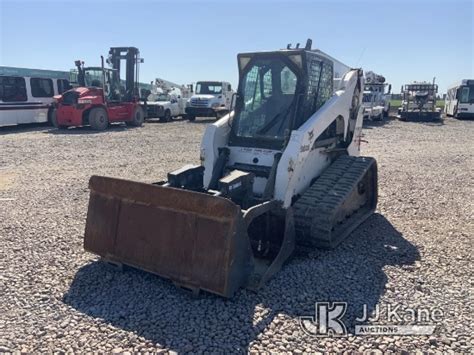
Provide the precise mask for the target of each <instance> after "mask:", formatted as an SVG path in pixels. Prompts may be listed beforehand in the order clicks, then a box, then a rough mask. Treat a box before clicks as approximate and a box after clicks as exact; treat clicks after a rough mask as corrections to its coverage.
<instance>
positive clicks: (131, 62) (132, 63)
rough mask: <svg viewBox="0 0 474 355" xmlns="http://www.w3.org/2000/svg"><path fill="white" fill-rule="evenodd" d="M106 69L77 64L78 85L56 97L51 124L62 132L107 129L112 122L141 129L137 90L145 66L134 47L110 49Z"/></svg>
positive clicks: (102, 59) (142, 113)
mask: <svg viewBox="0 0 474 355" xmlns="http://www.w3.org/2000/svg"><path fill="white" fill-rule="evenodd" d="M122 60H124V61H125V70H126V76H125V80H121V79H120V64H121V61H122ZM107 63H108V64H109V66H110V68H104V57H103V56H101V67H84V62H82V61H79V60H78V61H76V62H75V65H76V67H77V86H76V87H74V88H73V89H71V90H68V91H66V92H64V93H63V94H62V95H57V96H55V97H54V98H55V102H54V107H53V110H52V112H51V122H52V123H53V125H54V126H55V127H57V128H59V129H64V128H67V127H70V126H85V125H90V126H91V128H92V129H94V130H98V131H101V130H104V129H106V128H107V127H108V126H109V124H110V123H114V122H125V123H126V124H127V125H128V126H137V127H138V126H141V125H142V124H143V121H144V119H145V113H144V111H143V109H142V108H141V106H140V95H139V87H138V73H139V64H140V63H143V59H142V58H140V52H139V50H138V48H135V47H113V48H110V51H109V56H108V58H107Z"/></svg>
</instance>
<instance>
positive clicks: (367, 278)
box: [0, 119, 474, 353]
mask: <svg viewBox="0 0 474 355" xmlns="http://www.w3.org/2000/svg"><path fill="white" fill-rule="evenodd" d="M205 124H206V122H203V121H199V120H198V121H196V123H189V122H186V121H176V122H171V123H165V124H160V123H147V124H145V126H144V127H142V128H137V129H128V128H126V127H124V126H116V127H114V128H112V129H110V130H108V131H106V132H104V133H95V132H92V131H90V130H88V129H87V128H79V129H71V130H68V131H66V132H59V131H55V130H52V129H50V128H49V127H47V126H35V127H20V128H7V129H0V240H1V249H0V287H1V288H0V293H1V302H0V352H8V351H22V352H52V351H55V352H71V351H74V352H84V351H93V350H102V351H110V352H112V351H113V352H123V351H130V352H132V351H160V350H162V351H176V352H204V351H208V352H216V351H218V350H221V351H229V352H231V351H232V352H237V351H241V352H246V351H263V350H266V351H273V352H295V353H298V352H317V351H319V352H324V351H343V350H348V351H360V352H363V351H366V350H370V349H372V350H375V349H378V351H390V350H391V351H396V352H403V351H408V352H412V351H415V350H421V351H426V352H435V351H442V352H455V353H459V352H463V353H469V352H472V349H473V345H474V340H473V335H472V334H473V319H472V311H473V297H472V290H473V278H472V257H473V253H472V248H473V231H474V228H473V222H472V221H473V216H472V214H473V205H472V204H473V202H472V201H473V200H474V198H473V187H472V176H473V166H474V164H473V154H472V151H473V144H472V137H474V128H473V127H474V122H473V121H457V120H454V119H445V121H444V124H442V125H440V124H429V123H409V122H408V123H403V122H399V121H390V122H388V123H386V124H379V125H376V126H369V127H367V129H366V130H365V139H366V140H368V141H369V143H368V144H364V147H363V154H365V155H371V156H374V157H375V158H376V159H377V161H378V164H379V181H380V184H379V189H380V198H379V208H378V213H377V214H375V215H374V216H373V217H371V218H370V219H369V220H367V222H366V223H364V224H363V225H362V226H361V227H360V228H358V229H357V230H356V231H355V232H354V233H353V234H352V236H351V237H350V238H349V239H348V240H347V241H346V242H344V243H343V244H342V245H341V246H340V247H338V248H337V249H336V250H334V251H316V252H314V253H312V254H311V255H310V256H308V257H296V258H294V259H293V260H292V261H291V262H289V263H288V264H287V265H286V266H285V267H284V269H283V270H282V271H281V272H280V273H279V274H278V275H277V276H276V278H274V279H273V280H272V281H271V282H269V283H268V284H267V285H266V286H265V287H264V288H263V289H261V290H260V291H259V292H258V293H254V292H250V291H247V290H242V291H240V292H238V293H237V295H236V297H235V298H233V299H231V300H224V299H222V298H219V297H216V296H212V295H209V294H204V295H202V296H200V297H199V298H192V297H190V295H188V294H186V293H184V292H183V291H180V290H178V289H176V288H175V287H174V286H173V285H172V284H171V283H170V282H169V281H167V280H163V279H161V278H159V277H157V276H153V275H150V274H147V273H144V272H140V271H137V270H126V271H124V272H119V271H116V270H112V269H110V268H108V267H106V266H105V265H103V264H101V263H100V262H97V258H96V257H95V256H94V255H91V254H88V253H86V252H84V251H83V248H82V241H83V231H84V224H85V217H86V210H87V203H88V188H87V184H88V179H89V177H90V176H91V175H93V174H100V175H107V176H116V177H122V178H128V179H134V180H140V181H146V182H153V181H158V180H161V179H163V178H165V176H166V173H167V172H168V171H171V170H173V169H176V168H179V167H181V166H182V165H184V164H186V163H196V164H197V163H199V160H198V159H199V144H200V139H201V136H202V133H203V131H204V128H205ZM321 301H345V302H348V304H349V305H348V312H347V315H346V318H345V319H346V325H347V326H348V329H349V331H350V334H349V336H348V337H344V338H327V337H326V338H316V337H312V336H309V335H305V334H304V333H303V332H302V330H301V328H300V327H299V324H298V317H299V316H306V315H314V307H315V302H321ZM362 304H368V306H369V309H370V310H374V309H375V306H376V305H379V306H380V307H381V308H384V307H386V306H387V305H388V304H392V305H395V304H400V305H401V308H402V309H407V308H409V307H415V308H416V307H425V308H427V307H431V308H439V309H442V310H443V312H444V316H443V320H442V321H441V322H439V323H437V329H436V333H435V335H433V336H354V335H353V333H352V332H353V331H354V325H355V320H354V318H355V316H357V315H360V313H361V312H360V311H361V307H362ZM384 320H385V323H387V322H386V319H384V318H382V319H381V320H380V321H379V323H382V324H383V323H384ZM407 322H408V321H403V322H402V324H407Z"/></svg>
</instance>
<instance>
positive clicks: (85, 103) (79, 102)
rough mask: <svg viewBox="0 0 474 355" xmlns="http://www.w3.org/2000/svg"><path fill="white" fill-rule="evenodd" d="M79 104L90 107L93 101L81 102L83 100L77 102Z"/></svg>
mask: <svg viewBox="0 0 474 355" xmlns="http://www.w3.org/2000/svg"><path fill="white" fill-rule="evenodd" d="M77 103H78V104H79V105H81V104H82V105H87V104H89V105H90V104H91V103H92V100H81V99H79V100H77Z"/></svg>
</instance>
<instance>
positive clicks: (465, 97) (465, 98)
mask: <svg viewBox="0 0 474 355" xmlns="http://www.w3.org/2000/svg"><path fill="white" fill-rule="evenodd" d="M460 91H461V92H460V94H461V95H460V97H459V102H460V103H468V102H469V86H463V87H462V88H461V90H460Z"/></svg>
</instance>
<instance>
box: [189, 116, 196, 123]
mask: <svg viewBox="0 0 474 355" xmlns="http://www.w3.org/2000/svg"><path fill="white" fill-rule="evenodd" d="M188 120H189V121H190V122H194V121H196V116H194V115H188Z"/></svg>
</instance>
